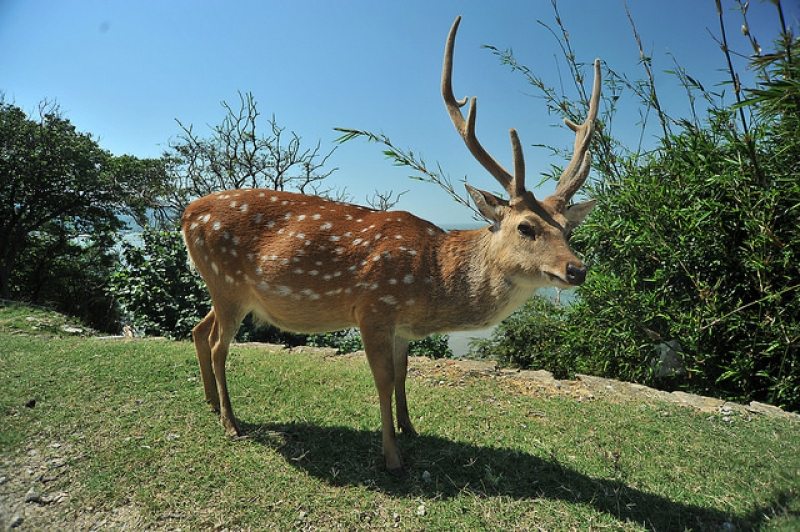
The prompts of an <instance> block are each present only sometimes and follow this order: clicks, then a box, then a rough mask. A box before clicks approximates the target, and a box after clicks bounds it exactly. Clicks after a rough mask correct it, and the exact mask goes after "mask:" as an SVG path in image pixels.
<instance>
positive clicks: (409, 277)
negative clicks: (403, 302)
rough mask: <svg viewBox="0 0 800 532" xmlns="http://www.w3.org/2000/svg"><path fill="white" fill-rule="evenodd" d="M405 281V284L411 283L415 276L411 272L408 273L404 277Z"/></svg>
mask: <svg viewBox="0 0 800 532" xmlns="http://www.w3.org/2000/svg"><path fill="white" fill-rule="evenodd" d="M403 282H404V283H405V284H411V283H413V282H414V276H413V275H411V274H410V273H409V274H407V275H406V276H405V277H403Z"/></svg>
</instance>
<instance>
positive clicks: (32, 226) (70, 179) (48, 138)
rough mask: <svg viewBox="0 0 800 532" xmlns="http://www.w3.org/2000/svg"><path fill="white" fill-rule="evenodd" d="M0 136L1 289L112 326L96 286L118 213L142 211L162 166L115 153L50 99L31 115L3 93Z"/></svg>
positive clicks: (103, 273) (150, 198)
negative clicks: (74, 121) (4, 97)
mask: <svg viewBox="0 0 800 532" xmlns="http://www.w3.org/2000/svg"><path fill="white" fill-rule="evenodd" d="M0 139H2V140H0V297H2V298H14V299H18V300H23V301H28V302H32V303H39V304H48V305H52V306H54V307H55V308H57V309H60V310H64V311H68V312H71V313H73V314H76V315H80V317H82V318H83V319H86V320H88V321H90V322H91V324H92V325H93V326H95V327H98V328H101V329H104V330H108V329H109V328H113V320H110V321H111V322H112V323H110V322H109V320H108V319H106V318H108V317H111V316H113V314H114V311H113V309H112V308H110V304H109V303H110V302H109V301H108V300H104V296H103V291H102V285H103V284H104V282H105V279H106V278H107V277H108V273H109V271H110V270H109V267H110V264H111V259H110V257H109V254H110V253H111V250H112V247H113V245H114V242H113V236H114V235H115V234H116V232H117V231H119V230H120V229H121V228H122V227H123V226H124V223H123V222H122V221H121V220H120V218H119V216H121V215H129V216H133V217H135V218H137V219H143V218H144V213H145V210H146V208H147V207H148V206H149V205H151V204H152V202H153V198H154V197H155V195H157V193H158V191H160V190H161V185H162V184H163V176H164V173H163V165H161V164H160V161H158V160H149V159H144V160H142V159H137V158H135V157H130V156H121V157H115V156H113V155H112V154H110V153H109V152H107V151H105V150H103V149H101V148H100V146H99V145H98V144H97V142H96V141H95V140H94V139H93V138H92V137H91V135H90V134H87V133H81V132H78V131H77V130H76V129H75V127H74V126H73V125H72V124H71V123H70V122H69V120H67V119H65V118H64V117H62V116H61V114H60V111H59V109H58V108H57V107H56V106H55V105H52V104H49V103H47V102H42V103H41V104H40V107H39V116H38V117H37V118H35V119H32V118H29V117H28V116H27V115H26V114H25V112H23V111H22V110H21V109H20V108H18V107H16V106H14V105H12V104H10V103H7V102H5V101H4V99H2V97H0ZM85 235H90V236H89V237H86V236H85Z"/></svg>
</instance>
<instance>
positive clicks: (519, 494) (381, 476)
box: [242, 423, 782, 531]
mask: <svg viewBox="0 0 800 532" xmlns="http://www.w3.org/2000/svg"><path fill="white" fill-rule="evenodd" d="M242 428H243V429H244V431H245V432H246V434H247V435H248V437H249V439H250V440H251V441H254V442H256V443H259V444H262V445H265V446H267V447H270V448H272V449H274V450H276V451H277V452H279V453H280V454H281V455H282V456H284V458H285V459H286V461H287V463H289V464H291V465H292V466H293V467H295V468H297V469H299V470H302V471H304V472H306V473H308V474H309V475H312V476H314V477H316V478H318V479H320V480H322V481H324V482H326V483H328V484H330V485H333V486H367V487H369V488H371V489H375V490H379V491H381V492H383V493H386V494H388V495H390V496H396V497H438V498H453V497H456V496H457V495H459V494H461V493H465V492H466V493H469V494H472V495H473V496H476V497H495V496H504V497H511V498H514V499H552V500H559V501H564V502H568V503H572V504H581V505H587V506H590V507H592V508H594V509H595V510H596V511H598V512H602V513H605V514H608V515H611V516H613V517H614V518H616V519H618V520H620V521H621V522H625V521H630V522H634V523H639V524H642V525H644V526H645V527H647V528H648V529H651V530H657V531H672V530H676V531H677V530H680V531H683V530H725V529H726V528H727V527H728V526H729V525H725V523H730V524H731V525H734V527H735V528H730V529H731V530H758V529H759V528H761V525H763V524H764V517H765V516H766V515H770V514H771V513H773V511H774V508H775V507H780V506H782V505H781V504H780V502H779V501H777V500H776V504H774V505H772V506H770V507H765V508H756V509H754V510H752V512H750V513H748V514H744V515H730V514H729V513H727V512H725V511H722V510H719V509H716V508H713V507H703V506H696V505H693V504H687V503H682V502H676V501H672V500H670V499H668V498H666V497H664V496H661V495H655V494H652V493H647V492H645V491H642V490H640V489H637V488H635V487H632V486H628V485H627V484H625V482H624V480H621V479H617V478H610V479H606V478H593V477H590V476H588V475H585V474H583V473H580V472H578V471H576V470H574V469H571V468H570V467H568V466H567V465H565V464H562V463H560V462H559V461H558V459H557V458H556V457H554V456H551V457H546V458H543V457H537V456H533V455H530V454H526V453H523V452H520V451H517V450H514V449H506V448H502V447H485V446H479V445H474V444H471V443H464V442H454V441H451V440H447V439H444V438H440V437H438V436H432V435H420V436H417V437H413V438H410V437H403V436H400V438H399V439H400V442H399V443H400V446H401V451H402V452H403V457H404V461H405V463H406V465H407V467H408V469H409V473H410V477H409V478H407V479H402V480H401V479H396V478H394V477H392V476H390V475H389V474H388V473H386V472H385V470H384V469H383V458H382V457H381V452H380V434H379V433H377V432H372V431H364V430H356V429H353V428H349V427H322V426H318V425H313V424H308V423H289V424H264V425H256V424H247V423H242ZM610 467H611V466H610ZM425 471H427V472H428V473H429V474H430V478H429V479H428V480H426V479H425V478H423V474H424V472H425ZM425 477H428V475H425ZM781 496H782V495H779V496H778V497H779V498H780V497H781Z"/></svg>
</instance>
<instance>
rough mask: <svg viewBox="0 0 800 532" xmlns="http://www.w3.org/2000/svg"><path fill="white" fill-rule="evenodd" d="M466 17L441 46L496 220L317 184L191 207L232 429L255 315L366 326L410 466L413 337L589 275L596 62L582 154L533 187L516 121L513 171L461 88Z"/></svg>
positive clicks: (494, 319) (209, 329)
mask: <svg viewBox="0 0 800 532" xmlns="http://www.w3.org/2000/svg"><path fill="white" fill-rule="evenodd" d="M460 21H461V17H460V16H459V17H457V18H456V20H455V22H454V23H453V25H452V27H451V29H450V32H449V35H448V37H447V42H446V46H445V55H444V63H443V67H442V81H441V87H442V88H441V90H442V97H443V99H444V104H445V108H446V109H447V112H448V114H449V116H450V119H451V121H452V123H453V125H454V126H455V128H456V130H457V131H458V133H459V135H460V136H461V138H462V139H463V141H464V143H465V144H466V146H467V148H468V150H469V152H470V153H471V154H472V156H473V157H474V158H475V159H476V160H477V161H478V162H479V163H480V164H481V165H482V166H483V168H485V169H486V170H487V171H488V172H489V174H491V175H492V176H493V177H494V178H495V179H496V180H497V181H498V182H499V183H500V185H502V187H503V189H504V190H505V191H506V193H507V194H508V196H509V199H504V198H501V197H498V196H496V195H494V194H492V193H489V192H485V191H483V190H478V189H476V188H473V187H472V186H470V185H466V187H467V192H468V194H469V197H470V198H471V199H472V201H473V202H474V204H475V206H476V207H477V209H478V210H479V212H480V213H481V214H482V215H483V216H484V217H485V218H486V219H487V221H488V222H490V225H489V226H487V227H483V228H481V229H475V230H460V231H445V230H443V229H440V228H439V227H437V226H436V225H434V224H432V223H430V222H427V221H425V220H423V219H421V218H418V217H417V216H415V215H413V214H411V213H409V212H405V211H379V210H373V209H369V208H366V207H362V206H358V205H352V204H347V203H343V202H338V201H333V200H330V199H325V198H322V197H318V196H313V195H304V194H297V193H292V192H285V191H276V190H265V189H237V190H227V191H221V192H216V193H212V194H210V195H207V196H205V197H202V198H200V199H197V200H195V201H193V202H192V203H191V204H190V205H189V206H188V207H187V209H186V210H185V212H184V214H183V217H182V221H181V229H182V234H183V238H184V241H185V244H186V247H187V250H188V254H189V260H190V262H191V263H192V264H193V265H194V268H196V270H197V271H198V272H199V274H200V275H201V276H202V278H203V280H204V281H205V284H206V285H207V288H208V291H209V294H210V296H211V302H212V308H211V310H210V312H209V313H208V314H207V315H206V316H205V318H203V319H202V320H201V321H200V322H199V323H198V324H197V326H196V327H195V328H194V330H193V339H194V346H195V349H196V351H197V359H198V362H199V365H200V372H201V375H202V380H203V390H204V394H205V399H206V401H207V402H208V403H209V404H210V405H211V407H212V409H213V410H214V411H215V412H218V413H219V419H220V422H221V424H222V426H223V427H224V430H225V432H226V434H227V435H229V436H231V437H239V436H242V432H241V430H240V428H239V425H238V424H237V421H236V418H235V416H234V413H233V408H232V406H231V401H230V396H229V394H228V384H227V379H226V373H225V361H226V358H227V357H228V353H229V349H230V343H231V341H232V339H233V338H234V336H235V334H236V332H237V331H238V329H239V326H240V323H241V321H242V320H243V319H244V317H245V316H246V315H247V314H248V313H253V315H254V316H255V317H256V318H257V319H260V320H262V321H263V322H266V323H269V324H273V325H275V326H277V327H279V328H280V329H283V330H287V331H294V332H298V333H309V334H310V333H323V332H331V331H338V330H342V329H346V328H351V327H358V328H359V329H360V332H361V336H362V340H363V343H364V348H365V351H366V359H367V362H368V365H369V368H370V370H371V372H372V376H373V378H374V381H375V386H376V388H377V392H378V400H379V405H380V418H381V435H382V437H381V442H382V446H381V447H382V453H383V459H384V463H385V467H386V470H387V471H388V472H389V473H390V474H392V475H395V476H398V477H403V476H407V474H408V472H407V470H406V468H405V467H404V465H403V461H402V459H401V455H400V450H399V449H398V444H397V434H396V432H395V425H394V419H393V416H392V400H393V397H394V400H395V411H396V414H397V427H398V429H399V431H400V432H402V433H403V434H407V435H412V436H413V435H416V434H417V432H416V430H415V428H414V425H413V424H412V421H411V417H410V415H409V412H408V402H407V398H406V388H405V383H406V374H407V365H408V348H409V341H411V340H415V339H420V338H424V337H426V336H427V335H430V334H432V333H445V332H452V331H458V330H477V329H485V328H488V327H491V326H493V325H495V324H497V323H498V322H500V321H501V320H503V319H505V318H506V317H508V316H509V315H510V314H511V313H512V312H513V311H514V310H516V309H517V308H519V307H520V306H521V305H522V304H523V303H525V301H526V300H528V299H529V298H530V297H531V296H532V295H533V293H534V292H535V291H536V290H537V289H539V288H542V287H547V286H554V287H559V288H562V289H567V288H573V287H575V286H578V285H581V284H582V283H583V282H584V281H585V279H586V266H585V265H584V263H583V262H582V261H581V260H580V259H579V258H578V257H577V256H576V255H575V253H574V252H573V251H572V250H571V249H570V247H569V243H568V240H569V236H570V233H571V232H572V230H573V229H574V228H575V227H576V226H578V225H579V224H580V223H581V222H583V220H584V219H585V217H586V216H587V215H588V214H589V212H590V211H591V210H592V208H593V207H594V205H595V201H594V200H588V201H583V202H579V203H572V204H570V200H571V198H572V196H573V195H574V194H575V193H576V192H577V191H578V189H579V188H580V187H581V185H582V184H583V183H584V181H585V180H586V178H587V176H588V174H589V171H590V166H591V154H590V151H589V145H590V142H591V139H592V135H593V132H594V123H595V119H596V117H597V108H598V102H599V98H600V83H601V77H600V76H601V74H600V62H599V60H595V62H594V86H593V90H592V95H591V99H590V102H589V110H588V114H587V117H586V120H585V122H584V123H583V124H580V125H577V124H575V123H573V122H571V121H569V120H565V122H566V124H567V126H568V127H569V128H570V129H571V130H572V131H574V132H575V145H574V152H573V155H572V158H571V160H570V162H569V163H568V165H567V167H566V169H565V170H564V172H563V174H562V175H561V177H560V179H559V181H558V184H557V186H556V188H555V192H554V193H553V195H551V196H549V197H547V198H545V199H543V200H538V199H537V198H536V197H535V196H534V194H533V193H532V192H531V191H529V190H527V189H526V188H525V164H524V160H523V150H522V147H521V144H520V140H519V137H518V135H517V132H516V130H514V129H511V130H510V136H511V145H512V156H513V165H514V166H513V168H514V173H513V174H511V173H509V172H508V171H507V170H506V169H505V168H504V167H503V166H502V165H501V164H500V163H498V162H497V161H496V160H495V159H494V158H493V157H492V156H491V155H490V154H489V153H487V152H486V150H485V149H484V148H483V147H482V146H481V144H480V142H479V141H478V139H477V137H476V134H475V121H476V107H477V99H476V98H475V97H473V98H472V99H471V100H470V105H469V111H468V113H467V117H466V119H465V118H464V116H463V114H462V111H461V108H462V107H463V106H464V105H466V103H467V98H464V99H462V100H457V99H456V98H455V97H454V95H453V88H452V73H453V52H454V48H455V38H456V32H457V30H458V26H459V23H460Z"/></svg>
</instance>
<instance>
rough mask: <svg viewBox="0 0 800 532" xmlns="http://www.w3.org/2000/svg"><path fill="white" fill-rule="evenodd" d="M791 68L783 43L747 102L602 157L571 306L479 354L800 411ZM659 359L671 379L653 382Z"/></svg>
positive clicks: (798, 50)
mask: <svg viewBox="0 0 800 532" xmlns="http://www.w3.org/2000/svg"><path fill="white" fill-rule="evenodd" d="M799 57H800V44H799V42H798V40H796V39H794V38H793V37H792V36H791V35H790V34H788V32H787V31H786V30H785V28H784V30H783V33H782V34H781V38H780V40H779V47H778V49H777V53H775V54H772V55H768V56H763V57H760V58H757V59H756V60H755V61H754V66H755V67H757V68H760V69H761V73H760V79H761V81H760V83H759V86H758V87H757V88H756V89H755V90H751V91H749V93H745V94H748V95H749V99H748V100H744V101H741V102H739V103H736V104H734V105H727V106H725V105H721V104H720V105H718V104H711V106H710V109H709V111H708V115H707V117H706V118H705V119H704V120H698V119H697V117H696V116H694V117H693V119H690V120H672V119H670V118H669V117H667V116H666V115H665V114H660V117H661V118H663V119H664V120H663V121H662V124H665V126H664V135H663V136H662V138H661V139H660V143H659V145H658V146H657V147H656V148H655V149H654V150H653V151H652V152H650V153H647V154H645V155H633V154H630V153H628V154H622V155H621V156H620V155H619V154H616V155H615V156H613V157H609V153H610V152H609V151H608V150H604V149H603V147H602V146H599V147H598V148H597V149H596V150H595V153H596V154H600V159H601V160H600V161H598V162H597V165H596V167H597V169H598V171H600V173H601V178H600V179H599V180H597V181H595V182H594V183H592V184H590V185H589V186H588V187H587V190H585V192H586V193H587V194H588V195H589V196H591V197H593V198H595V199H597V201H598V207H597V208H596V209H595V210H594V211H593V212H592V214H591V215H590V217H589V218H588V219H587V221H586V222H585V223H584V224H583V225H582V226H581V227H580V228H579V230H577V231H576V234H575V236H574V237H573V240H572V245H573V247H574V249H576V251H578V252H579V253H581V254H583V256H584V257H585V261H586V263H587V264H588V266H589V270H590V274H589V276H588V277H587V281H586V283H585V284H584V285H583V286H581V287H579V288H578V289H577V291H576V296H577V297H576V301H575V302H574V303H573V304H571V305H568V306H564V307H559V306H555V305H552V304H550V303H547V302H545V301H542V300H534V301H532V302H530V303H529V304H528V305H526V306H525V307H524V308H523V309H522V310H521V311H520V312H519V313H517V314H515V315H514V316H512V317H511V318H510V319H509V320H507V321H506V322H505V323H503V324H502V325H501V326H500V327H499V328H498V331H497V333H496V335H495V336H494V338H493V339H492V341H490V342H484V343H482V344H480V345H479V346H477V348H476V349H477V351H478V352H479V353H480V354H483V355H484V356H492V357H495V358H497V359H499V360H502V361H505V362H508V363H513V364H517V365H521V366H525V367H535V368H546V369H549V370H551V371H553V372H554V373H555V374H556V375H559V376H567V375H571V374H574V373H575V372H583V373H592V374H597V375H602V376H608V377H613V378H618V379H624V380H629V381H634V382H640V383H645V384H649V385H655V386H657V387H660V388H666V389H674V388H678V389H683V390H687V391H691V392H696V393H703V394H707V395H714V396H718V397H723V398H726V399H732V400H737V401H750V400H758V401H764V402H769V403H772V404H776V405H779V406H783V407H785V408H787V409H790V410H794V411H800V304H798V301H800V267H798V264H800V230H799V229H800V177H799V176H800V136H799V135H798V131H800V75H799V74H800V60H799V59H798V58H799ZM681 79H684V80H685V79H689V80H691V78H688V77H686V76H684V78H681ZM611 82H618V79H617V78H614V79H612V80H611ZM694 90H699V91H701V93H702V95H703V96H704V101H706V102H715V101H716V102H719V101H720V98H719V95H712V94H709V93H706V92H705V91H703V90H702V87H699V84H697V83H696V82H694ZM613 92H614V91H612V93H613ZM648 94H652V95H653V97H655V94H656V93H655V89H654V88H653V91H652V92H651V93H648ZM615 96H616V95H615V94H612V97H615ZM648 102H649V103H648V104H647V105H654V103H653V100H648ZM654 109H655V108H654ZM655 111H657V112H658V113H661V112H662V111H661V110H660V109H655ZM748 115H749V117H748ZM605 120H606V122H605V123H606V124H607V123H610V122H611V117H610V116H608V115H607V116H606V117H605ZM603 125H604V124H603V123H602V122H601V124H600V130H601V132H602V131H603ZM598 142H605V143H606V144H605V145H606V146H608V145H612V146H613V145H615V144H614V143H613V142H611V143H609V142H608V138H606V137H603V134H601V135H600V139H599V140H598ZM617 146H618V144H617ZM665 350H667V351H671V352H672V354H673V355H677V356H679V357H680V359H682V364H683V367H681V368H680V369H679V370H678V371H677V372H672V373H671V374H670V375H667V376H662V377H659V373H660V371H659V370H660V369H661V366H660V360H661V357H662V356H663V354H664V352H665Z"/></svg>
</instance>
